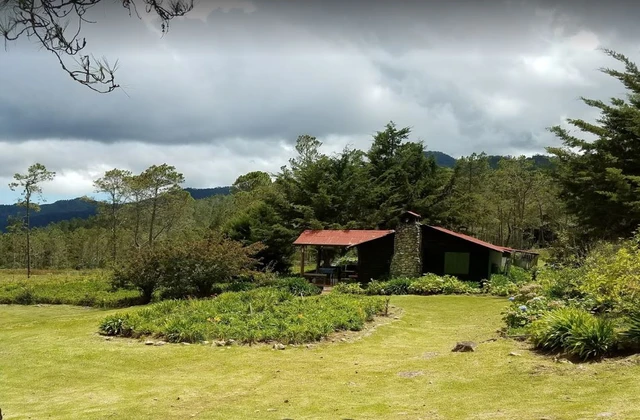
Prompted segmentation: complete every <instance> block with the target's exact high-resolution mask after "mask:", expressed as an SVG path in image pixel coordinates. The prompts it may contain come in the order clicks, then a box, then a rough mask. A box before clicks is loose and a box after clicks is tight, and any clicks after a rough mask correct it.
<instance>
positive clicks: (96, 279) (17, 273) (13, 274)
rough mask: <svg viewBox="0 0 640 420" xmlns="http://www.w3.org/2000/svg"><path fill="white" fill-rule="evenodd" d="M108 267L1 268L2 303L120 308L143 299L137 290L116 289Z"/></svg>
mask: <svg viewBox="0 0 640 420" xmlns="http://www.w3.org/2000/svg"><path fill="white" fill-rule="evenodd" d="M110 274H111V273H110V272H109V271H106V270H85V271H81V270H50V271H49V270H34V272H33V274H32V276H31V278H27V276H26V273H25V272H24V270H0V304H12V303H18V304H38V303H41V304H68V305H79V306H94V307H100V308H120V307H125V306H131V305H134V304H139V303H140V293H139V292H138V291H136V290H116V291H114V290H112V288H111V279H110Z"/></svg>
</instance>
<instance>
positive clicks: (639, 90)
mask: <svg viewBox="0 0 640 420" xmlns="http://www.w3.org/2000/svg"><path fill="white" fill-rule="evenodd" d="M604 52H605V53H606V54H607V55H608V56H610V57H612V58H614V59H616V60H617V61H619V62H620V63H622V64H624V68H625V69H624V71H619V70H615V69H610V68H603V69H601V71H602V72H603V73H605V74H608V75H609V76H611V77H614V78H616V79H618V80H619V81H620V82H621V83H622V84H623V85H624V86H625V88H626V89H627V90H628V94H627V98H626V99H620V98H611V101H610V103H609V104H607V103H605V102H604V101H601V100H594V99H587V98H582V100H583V102H584V103H585V104H587V105H589V106H590V107H593V108H597V109H599V110H600V112H601V116H600V118H599V119H598V120H597V121H596V123H589V122H586V121H584V120H580V119H569V120H568V123H569V124H570V125H572V126H574V127H576V128H577V129H579V130H580V131H581V132H583V133H587V134H590V135H592V136H595V138H596V139H595V140H594V141H587V140H584V139H581V138H578V137H575V136H574V135H572V134H571V133H570V132H569V130H567V129H565V128H562V127H560V126H555V127H551V128H550V131H551V132H553V133H554V134H556V135H557V136H558V137H559V138H560V139H562V141H563V146H562V147H550V148H548V149H547V150H548V151H549V152H550V153H551V154H553V155H555V157H556V159H557V161H558V162H557V164H558V165H557V168H556V173H555V175H556V179H557V180H558V182H559V183H560V185H561V188H562V191H561V197H562V198H563V199H564V200H565V202H566V205H567V209H568V210H569V211H570V212H572V213H573V214H575V215H576V216H577V217H578V220H579V221H580V223H581V224H582V226H583V227H584V229H585V233H586V234H587V236H588V237H591V238H594V237H598V238H616V237H620V236H629V235H631V233H632V232H633V230H635V229H636V228H637V227H638V224H640V71H639V70H638V67H637V65H636V64H634V63H633V62H631V61H630V60H629V59H628V58H627V57H625V56H624V55H622V54H620V53H617V52H614V51H611V50H604Z"/></svg>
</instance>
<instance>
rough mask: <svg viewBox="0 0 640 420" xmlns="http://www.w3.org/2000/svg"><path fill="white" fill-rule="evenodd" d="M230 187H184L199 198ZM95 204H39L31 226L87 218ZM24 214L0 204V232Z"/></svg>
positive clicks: (219, 193) (74, 200)
mask: <svg viewBox="0 0 640 420" xmlns="http://www.w3.org/2000/svg"><path fill="white" fill-rule="evenodd" d="M229 190H230V187H216V188H185V191H187V192H189V194H191V196H192V197H193V198H194V199H196V200H200V199H203V198H207V197H211V196H214V195H226V194H229ZM96 211H97V206H96V204H94V203H91V202H89V201H85V200H83V199H81V198H74V199H72V200H60V201H56V202H54V203H51V204H41V205H40V211H39V212H37V213H36V212H33V213H31V226H32V227H42V226H47V225H48V224H50V223H56V222H61V221H64V220H72V219H88V218H89V217H91V216H93V215H95V214H96ZM20 215H24V208H23V207H19V206H17V205H15V204H12V205H7V204H0V232H4V231H5V229H6V227H7V224H8V223H7V222H8V221H7V219H8V218H9V217H16V216H20Z"/></svg>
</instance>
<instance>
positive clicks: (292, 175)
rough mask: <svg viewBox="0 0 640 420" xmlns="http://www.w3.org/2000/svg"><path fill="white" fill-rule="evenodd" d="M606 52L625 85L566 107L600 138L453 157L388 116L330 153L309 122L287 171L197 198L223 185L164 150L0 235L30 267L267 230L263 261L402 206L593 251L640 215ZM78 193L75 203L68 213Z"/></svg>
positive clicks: (4, 254) (376, 224)
mask: <svg viewBox="0 0 640 420" xmlns="http://www.w3.org/2000/svg"><path fill="white" fill-rule="evenodd" d="M608 53H609V54H610V55H611V56H612V57H614V58H616V59H617V60H618V61H619V62H621V63H622V64H623V65H624V67H625V71H624V72H621V71H617V70H610V69H605V70H603V71H604V72H605V73H606V74H608V75H610V76H612V77H614V78H616V79H617V80H619V81H620V82H621V83H622V84H623V85H624V86H625V87H626V88H627V90H628V91H629V95H628V96H627V97H626V98H625V99H613V100H612V102H611V104H605V103H604V102H602V101H599V100H589V99H584V102H585V104H586V105H588V106H591V107H594V108H596V109H599V110H600V111H601V113H602V116H601V118H600V119H599V120H598V121H600V122H599V124H601V125H595V123H588V122H585V121H582V120H572V119H570V120H568V122H569V124H571V125H573V126H575V127H577V128H579V129H580V130H581V131H584V132H588V133H591V134H593V135H595V136H596V137H597V140H596V141H593V142H587V141H585V140H582V139H580V138H577V137H575V136H573V135H571V134H570V133H569V131H567V130H566V129H563V128H561V127H552V128H551V131H552V132H553V133H554V134H556V135H557V137H558V138H559V139H560V140H561V141H562V146H561V147H555V148H549V149H548V152H549V153H550V155H551V156H550V157H549V156H543V155H538V156H533V157H525V156H518V157H508V158H497V157H495V156H488V155H486V154H484V153H482V154H475V153H474V154H472V155H470V156H464V157H461V158H459V159H456V160H455V163H454V164H453V165H451V164H452V161H451V159H453V158H451V157H450V156H449V157H448V158H451V159H448V158H447V156H446V155H445V154H443V153H438V152H432V151H428V150H425V146H424V143H422V142H421V141H414V140H413V139H412V137H413V135H412V133H411V130H410V128H408V127H398V126H396V124H394V123H393V122H389V123H388V124H387V125H386V126H384V127H383V128H382V130H381V131H378V132H377V133H375V135H373V137H372V139H371V143H370V146H369V147H368V148H366V149H365V150H358V149H350V148H345V149H344V150H343V151H342V152H340V153H337V154H331V155H327V154H325V153H323V151H322V150H323V149H322V143H321V142H320V141H319V140H318V139H317V138H315V137H313V136H311V135H301V136H299V137H298V139H297V141H296V147H295V150H296V156H295V157H293V158H292V159H291V160H290V161H289V163H288V165H286V166H284V167H282V168H281V170H280V171H279V172H278V173H275V174H267V173H264V172H249V173H247V174H244V175H241V176H240V177H238V178H237V180H236V181H235V182H234V183H233V185H232V186H231V187H229V189H228V192H229V194H218V195H213V196H208V197H206V198H201V199H197V200H195V199H194V198H198V197H202V196H203V195H208V194H209V193H214V192H216V191H217V192H223V191H225V192H226V191H227V190H225V189H224V188H223V189H218V190H213V191H210V192H205V193H202V195H199V194H200V193H199V192H198V191H197V190H188V191H185V190H184V189H183V188H182V185H183V184H184V183H185V182H186V180H185V179H184V176H183V175H182V174H181V173H180V172H179V171H178V169H177V168H174V167H172V166H169V165H166V164H161V165H153V166H151V167H149V168H148V169H146V170H145V171H143V172H141V173H140V174H132V173H130V172H129V171H126V170H120V169H114V170H111V171H108V172H106V173H105V174H104V175H103V176H102V177H101V178H99V179H96V180H95V186H96V189H97V190H98V191H101V192H102V193H103V194H104V196H106V197H108V198H107V199H106V200H104V201H102V202H99V203H96V204H95V206H96V207H91V205H90V204H88V203H85V202H82V201H80V200H72V201H71V202H63V203H54V204H52V205H51V206H54V207H52V208H48V207H47V206H46V205H45V206H43V207H42V211H41V212H40V213H38V212H36V211H35V210H36V209H35V207H34V211H32V212H31V216H32V220H31V222H32V223H31V227H32V228H33V229H32V230H31V231H30V230H29V226H28V225H26V224H25V223H24V221H25V220H24V219H22V218H13V219H11V223H10V226H9V227H8V228H7V232H6V233H4V234H2V235H1V236H0V266H2V267H23V266H25V263H26V259H27V256H28V255H32V261H33V266H34V268H46V267H87V268H91V267H106V266H110V265H113V264H118V263H119V262H120V261H123V260H127V259H128V258H129V257H131V256H133V255H137V254H136V252H137V251H138V250H140V249H142V248H145V247H154V246H156V245H158V244H163V243H172V244H180V243H183V242H184V243H188V242H189V241H192V240H193V239H195V238H203V237H205V236H207V235H208V234H214V235H221V236H225V237H227V238H231V239H233V240H236V241H239V242H240V243H242V244H245V245H248V244H255V243H261V244H262V245H263V248H262V250H261V251H260V252H259V254H258V257H259V258H260V260H261V262H262V264H263V268H269V269H273V270H276V271H286V270H289V269H290V267H291V259H292V256H293V253H294V248H293V246H292V242H293V241H294V239H295V238H296V236H297V235H299V233H300V232H301V231H302V230H304V229H322V228H329V229H339V228H348V229H375V228H391V229H392V228H394V227H395V226H396V223H397V218H398V216H399V214H400V213H401V212H402V211H404V210H412V211H415V212H417V213H420V214H421V215H422V216H423V221H424V222H425V223H428V224H433V225H440V226H443V227H446V228H450V229H453V230H457V231H461V232H466V233H468V234H471V235H474V236H476V237H478V238H481V239H484V240H487V241H490V242H493V243H496V244H499V245H504V246H510V247H515V248H522V249H526V248H537V247H548V246H550V245H551V246H553V247H554V249H556V250H561V252H565V254H566V255H581V254H584V251H585V250H587V249H588V248H589V246H590V244H593V243H594V242H596V241H599V240H615V239H618V238H621V237H630V236H631V235H632V234H633V232H634V231H635V230H636V229H637V228H638V225H639V224H640V204H639V203H640V196H639V195H640V181H639V180H640V149H639V147H640V139H639V136H640V128H639V127H638V121H640V102H639V101H638V99H637V98H638V96H639V95H640V88H639V86H640V72H639V71H638V68H637V67H636V66H635V64H633V63H631V62H629V61H628V60H627V59H626V57H624V56H622V55H619V54H616V53H613V52H608ZM438 162H440V165H439V164H438ZM33 168H37V165H34V166H33ZM31 169H32V168H30V170H31ZM41 169H43V168H41ZM28 178H29V177H28V174H27V175H24V178H20V179H19V181H20V182H21V183H22V184H24V181H25V179H28ZM20 182H19V183H18V184H20ZM36 184H37V183H36ZM32 187H33V185H32ZM45 193H46V192H45ZM45 195H46V194H45ZM31 204H32V205H33V204H34V202H33V201H32V202H31ZM55 206H57V207H58V208H60V209H62V211H63V212H64V211H66V212H67V213H68V214H81V212H83V211H84V212H87V213H85V214H88V213H89V212H91V211H92V209H94V211H95V215H93V216H91V217H90V218H88V219H86V220H84V221H78V220H76V221H72V222H69V221H65V222H60V223H53V224H49V225H47V226H44V227H38V225H37V224H38V223H39V219H38V217H43V218H45V217H50V218H51V219H50V220H55V219H54V218H53V216H52V215H54V214H59V213H56V212H54V211H53V210H51V209H55V208H56V207H55ZM74 206H76V207H75V208H76V209H79V210H77V211H78V212H79V213H73V211H74V210H71V209H73V208H74ZM3 210H4V211H5V213H4V214H3V215H2V217H4V218H5V219H6V215H7V213H6V209H3ZM40 220H44V219H40ZM29 232H30V233H31V235H28V233H29ZM27 238H30V245H29V248H27V246H26V244H27ZM27 249H31V254H30V253H28V252H26V251H27ZM561 252H560V253H561Z"/></svg>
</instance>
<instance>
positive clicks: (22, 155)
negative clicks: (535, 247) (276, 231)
mask: <svg viewBox="0 0 640 420" xmlns="http://www.w3.org/2000/svg"><path fill="white" fill-rule="evenodd" d="M374 3H375V4H374ZM374 3H371V2H368V3H367V4H366V5H365V4H358V3H352V2H323V4H322V5H319V4H318V3H317V2H309V1H303V0H301V1H300V2H286V1H285V2H271V1H269V2H264V1H260V0H255V1H232V0H223V1H218V2H209V1H205V0H202V1H200V2H199V3H197V5H196V10H195V11H194V13H193V14H191V15H189V17H188V18H185V19H179V20H176V21H175V22H173V25H172V27H171V30H170V32H169V34H167V35H165V36H164V37H160V36H159V34H158V33H157V29H158V28H159V27H158V26H157V22H154V21H152V20H149V19H148V18H147V17H145V19H144V21H143V22H140V21H139V20H137V19H136V18H132V19H130V18H128V17H127V16H126V12H125V11H123V10H122V9H121V8H115V7H111V8H105V9H104V10H101V11H99V12H96V14H95V15H94V16H93V17H95V18H96V20H98V23H97V24H96V25H90V26H89V28H90V29H89V32H87V36H88V40H89V42H90V46H91V52H96V53H97V54H98V55H102V54H105V55H107V56H108V57H110V58H112V59H115V58H119V59H120V63H121V68H120V73H119V77H120V79H119V81H120V83H121V84H122V85H123V86H124V88H125V91H126V92H127V94H128V95H129V96H126V95H124V94H123V93H121V92H115V93H113V94H110V95H108V96H102V95H95V94H93V93H91V92H89V91H88V90H86V89H85V88H83V87H81V86H79V85H77V84H74V83H73V82H71V81H70V79H69V78H68V76H66V75H65V74H63V73H62V71H61V70H60V69H59V68H58V67H57V64H56V63H55V61H54V59H53V57H52V56H50V55H49V54H47V53H46V52H43V51H36V49H35V47H34V45H32V44H28V43H22V44H21V45H20V46H19V47H16V48H10V49H9V51H8V52H0V54H3V55H2V58H1V59H2V60H3V64H4V63H5V62H6V63H8V64H9V65H6V66H0V86H2V89H0V147H1V148H2V151H3V154H2V155H0V182H5V181H6V182H8V179H9V178H10V177H11V175H12V173H13V172H20V171H24V170H25V169H26V168H27V167H28V166H29V165H30V164H32V163H33V162H36V161H39V162H42V163H44V164H45V165H47V166H48V167H50V168H51V169H52V170H56V171H57V172H59V174H60V175H59V177H58V178H57V180H56V181H55V182H54V183H52V184H51V186H49V187H48V190H50V191H51V192H52V193H55V194H59V195H69V196H75V195H82V194H85V193H89V192H90V190H89V191H87V188H89V189H90V188H91V181H92V179H93V178H95V176H96V174H99V173H101V172H103V171H104V170H106V169H107V168H112V167H120V168H125V169H131V170H133V171H140V170H143V169H144V168H146V167H147V166H149V165H151V164H160V163H163V162H166V163H169V164H173V165H175V166H176V167H177V168H178V169H179V170H180V171H182V172H184V174H185V176H186V178H187V184H188V185H189V186H195V187H212V186H218V185H228V184H230V183H231V182H233V180H234V179H235V178H236V177H237V176H238V175H240V174H242V173H245V172H248V171H251V170H267V171H275V170H278V168H279V167H280V166H281V165H283V164H286V163H287V160H288V158H289V157H290V156H292V155H293V153H294V150H293V148H292V144H293V142H294V141H295V139H296V138H297V136H298V135H301V134H310V135H315V136H317V137H319V138H320V139H321V140H323V141H324V143H325V150H326V151H327V152H338V151H340V150H342V148H343V147H344V146H345V145H347V144H349V145H351V146H353V147H357V148H361V149H367V148H368V147H369V145H370V143H371V135H372V134H373V133H374V132H375V131H377V130H381V129H383V127H384V125H385V124H386V123H387V122H388V121H389V120H394V121H395V122H396V123H397V124H398V125H399V126H411V127H412V130H413V135H414V137H413V138H414V139H421V140H424V142H425V143H426V144H427V146H428V148H429V149H431V150H440V151H443V152H446V153H449V154H452V155H454V156H460V155H465V154H470V153H472V152H481V151H486V152H487V153H492V154H498V153H503V154H515V153H527V154H531V153H535V152H543V151H544V147H545V146H548V145H553V144H557V139H555V138H554V137H553V136H552V135H550V134H549V133H548V132H547V131H546V128H547V127H548V126H551V125H554V124H557V123H558V122H559V121H561V120H562V117H563V116H571V117H577V118H587V119H591V118H594V117H595V114H594V113H593V111H592V110H590V109H589V107H587V106H586V105H584V104H583V103H582V102H580V101H579V100H578V97H579V96H586V97H593V98H602V99H607V98H609V97H610V96H617V95H620V94H624V90H623V88H621V87H620V86H619V84H618V83H617V82H616V81H615V80H611V78H609V77H607V76H603V75H601V74H600V73H598V72H597V69H598V68H599V67H602V66H615V65H616V64H615V62H612V61H611V60H610V59H608V58H607V57H606V56H604V54H602V53H601V52H600V51H598V50H597V48H598V47H599V46H600V45H603V46H607V47H612V48H619V49H620V51H622V52H626V53H628V54H630V56H631V58H632V59H637V58H638V57H637V45H638V39H640V28H637V25H635V21H633V22H631V21H632V20H633V19H630V17H631V13H629V12H627V13H626V14H625V15H624V16H618V18H617V20H612V19H610V18H611V15H608V16H609V18H608V19H610V20H607V22H609V23H611V22H615V23H616V24H615V25H613V24H612V23H611V24H610V25H608V27H605V26H606V25H605V23H606V22H604V21H603V20H602V19H596V18H594V17H592V16H589V15H585V14H583V15H580V14H579V13H578V11H577V10H569V12H570V13H569V12H567V11H563V10H562V8H561V7H559V6H558V5H557V4H551V5H547V6H545V5H544V4H541V5H540V6H539V7H537V8H536V5H535V4H532V2H505V3H504V4H501V6H500V7H494V8H492V7H485V6H482V7H481V6H479V5H478V4H476V3H474V4H469V5H468V6H469V7H468V8H461V7H452V6H450V5H447V4H448V3H442V2H441V3H437V4H436V3H435V2H417V1H416V2H411V1H410V2H406V3H403V5H402V6H399V5H398V4H396V3H392V2H375V1H374ZM374 6H375V7H374ZM474 13H476V14H475V15H474ZM105 16H106V17H105ZM625 18H627V19H626V20H625ZM105 19H106V20H105ZM627 20H628V21H630V22H629V24H624V22H626V21H627ZM105 22H106V24H105ZM116 23H117V25H116ZM619 28H625V32H624V34H625V37H622V36H621V34H622V33H623V32H621V31H618V29H619ZM633 31H635V32H633ZM630 34H635V35H633V36H631V35H630ZM634 54H636V55H635V56H634ZM3 197H4V196H3V195H2V192H0V202H2V201H3Z"/></svg>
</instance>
